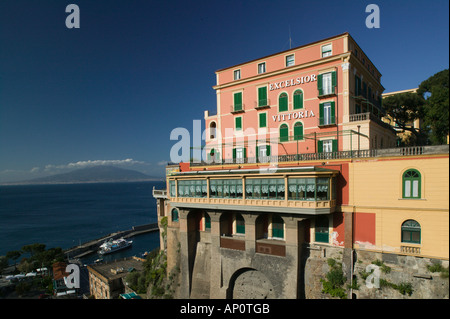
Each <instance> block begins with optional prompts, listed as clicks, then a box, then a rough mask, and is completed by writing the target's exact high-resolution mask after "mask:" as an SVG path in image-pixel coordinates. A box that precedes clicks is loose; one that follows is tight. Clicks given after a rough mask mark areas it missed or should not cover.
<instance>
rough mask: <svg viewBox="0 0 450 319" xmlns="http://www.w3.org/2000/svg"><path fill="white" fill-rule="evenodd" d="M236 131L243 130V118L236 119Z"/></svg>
mask: <svg viewBox="0 0 450 319" xmlns="http://www.w3.org/2000/svg"><path fill="white" fill-rule="evenodd" d="M235 124H236V130H241V129H242V117H236V118H235Z"/></svg>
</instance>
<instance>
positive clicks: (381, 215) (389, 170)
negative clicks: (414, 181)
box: [349, 155, 449, 259]
mask: <svg viewBox="0 0 450 319" xmlns="http://www.w3.org/2000/svg"><path fill="white" fill-rule="evenodd" d="M412 168H414V169H416V170H418V171H419V172H420V173H421V178H422V180H421V199H403V198H402V175H403V173H404V172H405V171H406V170H408V169H412ZM349 192H350V193H349V205H350V206H354V207H355V212H363V213H373V214H375V215H376V225H375V238H376V244H375V246H372V247H365V248H368V249H375V250H382V251H385V252H396V253H398V252H400V246H401V245H407V246H417V247H419V248H420V249H421V252H420V255H422V256H427V257H436V258H444V259H448V257H449V158H448V155H446V156H414V157H403V158H401V157H397V158H382V159H368V160H361V161H355V162H353V163H351V164H350V170H349ZM407 219H414V220H416V221H417V222H419V224H420V225H421V244H420V245H414V244H401V225H402V223H403V222H404V221H405V220H407ZM355 246H356V247H358V245H355ZM363 248H364V247H363Z"/></svg>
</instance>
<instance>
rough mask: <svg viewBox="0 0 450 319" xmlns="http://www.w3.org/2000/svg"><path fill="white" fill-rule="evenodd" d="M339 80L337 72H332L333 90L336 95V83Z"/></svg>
mask: <svg viewBox="0 0 450 319" xmlns="http://www.w3.org/2000/svg"><path fill="white" fill-rule="evenodd" d="M336 80H337V74H336V71H333V72H331V86H332V87H333V88H332V92H333V93H336V82H337V81H336Z"/></svg>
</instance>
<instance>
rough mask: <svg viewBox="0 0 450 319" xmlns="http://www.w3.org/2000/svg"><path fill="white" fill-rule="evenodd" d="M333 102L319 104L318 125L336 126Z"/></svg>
mask: <svg viewBox="0 0 450 319" xmlns="http://www.w3.org/2000/svg"><path fill="white" fill-rule="evenodd" d="M335 112H336V107H335V102H334V101H331V102H325V103H320V104H319V125H332V124H336V116H335Z"/></svg>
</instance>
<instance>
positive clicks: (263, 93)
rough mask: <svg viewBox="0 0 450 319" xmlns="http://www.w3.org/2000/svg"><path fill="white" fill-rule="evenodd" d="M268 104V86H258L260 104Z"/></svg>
mask: <svg viewBox="0 0 450 319" xmlns="http://www.w3.org/2000/svg"><path fill="white" fill-rule="evenodd" d="M267 104H268V103H267V87H265V86H264V87H261V88H258V106H266V105H267Z"/></svg>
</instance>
